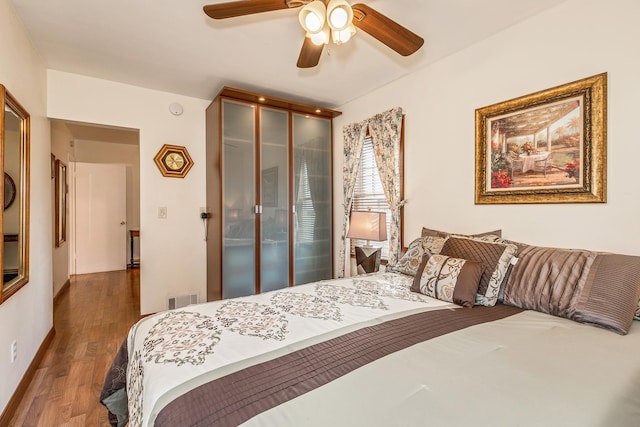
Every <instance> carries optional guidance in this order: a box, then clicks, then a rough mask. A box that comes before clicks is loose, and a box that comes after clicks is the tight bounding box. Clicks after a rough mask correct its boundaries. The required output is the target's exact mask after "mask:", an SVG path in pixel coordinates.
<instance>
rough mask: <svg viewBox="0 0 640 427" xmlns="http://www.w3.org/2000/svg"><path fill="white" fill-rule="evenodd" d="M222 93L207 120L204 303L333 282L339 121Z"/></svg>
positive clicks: (276, 101)
mask: <svg viewBox="0 0 640 427" xmlns="http://www.w3.org/2000/svg"><path fill="white" fill-rule="evenodd" d="M338 115H340V112H338V111H333V110H329V109H325V108H321V107H317V106H314V105H309V104H303V103H299V102H294V101H289V100H285V99H280V98H276V97H270V96H267V95H263V94H258V93H253V92H249V91H245V90H241V89H235V88H230V87H224V88H223V89H222V91H221V92H220V93H219V94H218V95H217V96H216V98H215V99H214V100H213V101H212V102H211V104H210V105H209V107H208V108H207V111H206V194H207V208H206V209H207V212H206V214H205V215H203V216H205V217H206V218H203V219H206V220H205V226H206V235H207V300H208V301H211V300H217V299H222V298H233V297H238V296H245V295H252V294H256V293H260V292H266V291H270V290H274V289H280V288H284V287H287V286H294V285H299V284H303V283H308V282H313V281H317V280H322V279H329V278H331V277H332V274H333V236H332V177H333V165H332V145H333V144H332V134H333V132H332V130H333V129H332V120H333V118H334V117H336V116H338Z"/></svg>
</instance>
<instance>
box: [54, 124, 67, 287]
mask: <svg viewBox="0 0 640 427" xmlns="http://www.w3.org/2000/svg"><path fill="white" fill-rule="evenodd" d="M72 139H73V136H72V135H71V132H69V129H67V127H66V126H65V125H64V124H63V123H61V122H55V121H54V122H52V123H51V153H52V154H53V155H54V156H55V157H56V159H58V160H60V161H61V162H63V163H64V164H65V165H67V184H69V183H70V181H69V178H68V177H69V176H70V174H69V162H70V161H72V160H73V148H72V147H71V140H72ZM49 181H50V182H51V210H52V212H51V221H52V223H53V224H54V225H53V226H52V227H51V228H52V229H51V236H52V237H51V238H52V244H51V246H52V248H53V295H57V294H58V292H60V289H61V288H62V286H63V285H64V284H65V283H66V281H67V280H68V279H69V237H68V236H69V230H67V241H65V242H62V243H61V244H60V246H59V247H57V248H56V247H55V246H56V245H55V241H56V240H55V239H56V236H55V208H56V205H55V199H56V193H55V179H50V180H49ZM67 205H68V203H67ZM67 224H69V212H68V209H67Z"/></svg>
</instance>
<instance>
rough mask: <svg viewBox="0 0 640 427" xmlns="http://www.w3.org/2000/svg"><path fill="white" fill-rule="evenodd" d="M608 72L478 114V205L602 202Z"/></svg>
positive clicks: (487, 108)
mask: <svg viewBox="0 0 640 427" xmlns="http://www.w3.org/2000/svg"><path fill="white" fill-rule="evenodd" d="M606 159H607V74H606V73H603V74H598V75H596V76H592V77H588V78H585V79H582V80H578V81H575V82H572V83H567V84H565V85H562V86H558V87H554V88H551V89H547V90H543V91H540V92H536V93H533V94H530V95H525V96H522V97H520V98H516V99H512V100H509V101H505V102H501V103H498V104H494V105H489V106H487V107H483V108H479V109H477V110H476V188H475V202H476V204H507V203H604V202H606V164H607V161H606Z"/></svg>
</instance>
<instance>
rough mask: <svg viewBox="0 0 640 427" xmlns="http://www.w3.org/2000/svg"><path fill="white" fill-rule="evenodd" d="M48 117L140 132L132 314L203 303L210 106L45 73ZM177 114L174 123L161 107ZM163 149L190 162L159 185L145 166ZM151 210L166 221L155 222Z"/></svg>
mask: <svg viewBox="0 0 640 427" xmlns="http://www.w3.org/2000/svg"><path fill="white" fill-rule="evenodd" d="M47 82H48V87H47V89H48V98H47V99H48V105H47V114H48V115H49V117H51V118H56V119H63V120H72V121H79V122H86V123H96V124H103V125H111V126H120V127H125V128H132V129H139V130H140V243H139V247H140V253H141V258H142V262H141V269H140V277H141V283H140V310H141V313H142V314H147V313H152V312H156V311H160V310H164V309H165V308H166V299H167V296H168V295H175V294H184V293H190V292H199V294H200V296H201V297H202V296H206V279H205V277H206V276H205V274H206V261H205V242H204V240H203V229H202V222H201V220H200V215H199V214H200V212H199V208H200V207H204V206H205V191H204V181H205V169H204V164H203V163H202V161H203V159H204V155H205V152H204V139H205V124H204V123H205V121H204V118H205V117H204V110H205V108H206V107H207V106H208V105H209V103H210V101H208V100H202V99H195V98H189V97H185V96H180V95H175V94H171V93H166V92H159V91H154V90H149V89H143V88H140V87H136V86H130V85H125V84H121V83H115V82H111V81H106V80H101V79H96V78H91V77H85V76H80V75H76V74H69V73H64V72H60V71H54V70H48V71H47ZM172 102H179V103H181V104H182V105H183V107H184V113H183V114H182V115H181V116H173V115H172V114H171V113H170V112H169V104H171V103H172ZM163 144H174V145H183V146H185V147H187V150H188V151H189V153H190V154H191V156H192V158H193V159H194V166H193V168H192V169H191V171H190V172H189V174H188V175H187V176H186V177H185V178H184V179H179V178H165V177H163V176H162V175H161V174H160V171H159V170H158V168H157V167H156V165H155V163H154V162H153V157H154V156H155V155H156V153H157V152H158V150H159V149H160V147H162V145H163ZM158 207H166V208H167V218H166V219H159V218H158Z"/></svg>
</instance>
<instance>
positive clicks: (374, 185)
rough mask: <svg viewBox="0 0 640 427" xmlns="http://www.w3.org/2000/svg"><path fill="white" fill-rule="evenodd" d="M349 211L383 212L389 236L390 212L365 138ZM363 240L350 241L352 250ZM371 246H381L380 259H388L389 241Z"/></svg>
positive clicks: (373, 243)
mask: <svg viewBox="0 0 640 427" xmlns="http://www.w3.org/2000/svg"><path fill="white" fill-rule="evenodd" d="M351 210H354V211H367V210H371V211H373V212H385V213H386V214H387V236H391V232H390V230H389V224H390V223H391V210H390V209H389V204H388V203H387V198H386V197H385V195H384V190H383V188H382V181H381V180H380V174H379V173H378V165H377V164H376V157H375V153H374V152H373V144H372V143H371V138H370V137H367V138H366V139H365V141H364V146H363V147H362V154H361V160H360V170H359V171H358V177H357V178H356V186H355V188H354V190H353V204H352V207H351ZM365 244H366V242H365V241H364V240H356V239H352V240H351V245H352V248H353V247H354V246H363V245H365ZM371 244H372V245H373V246H377V247H380V246H382V256H381V257H382V259H388V258H389V241H388V240H385V241H383V242H372V243H371Z"/></svg>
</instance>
